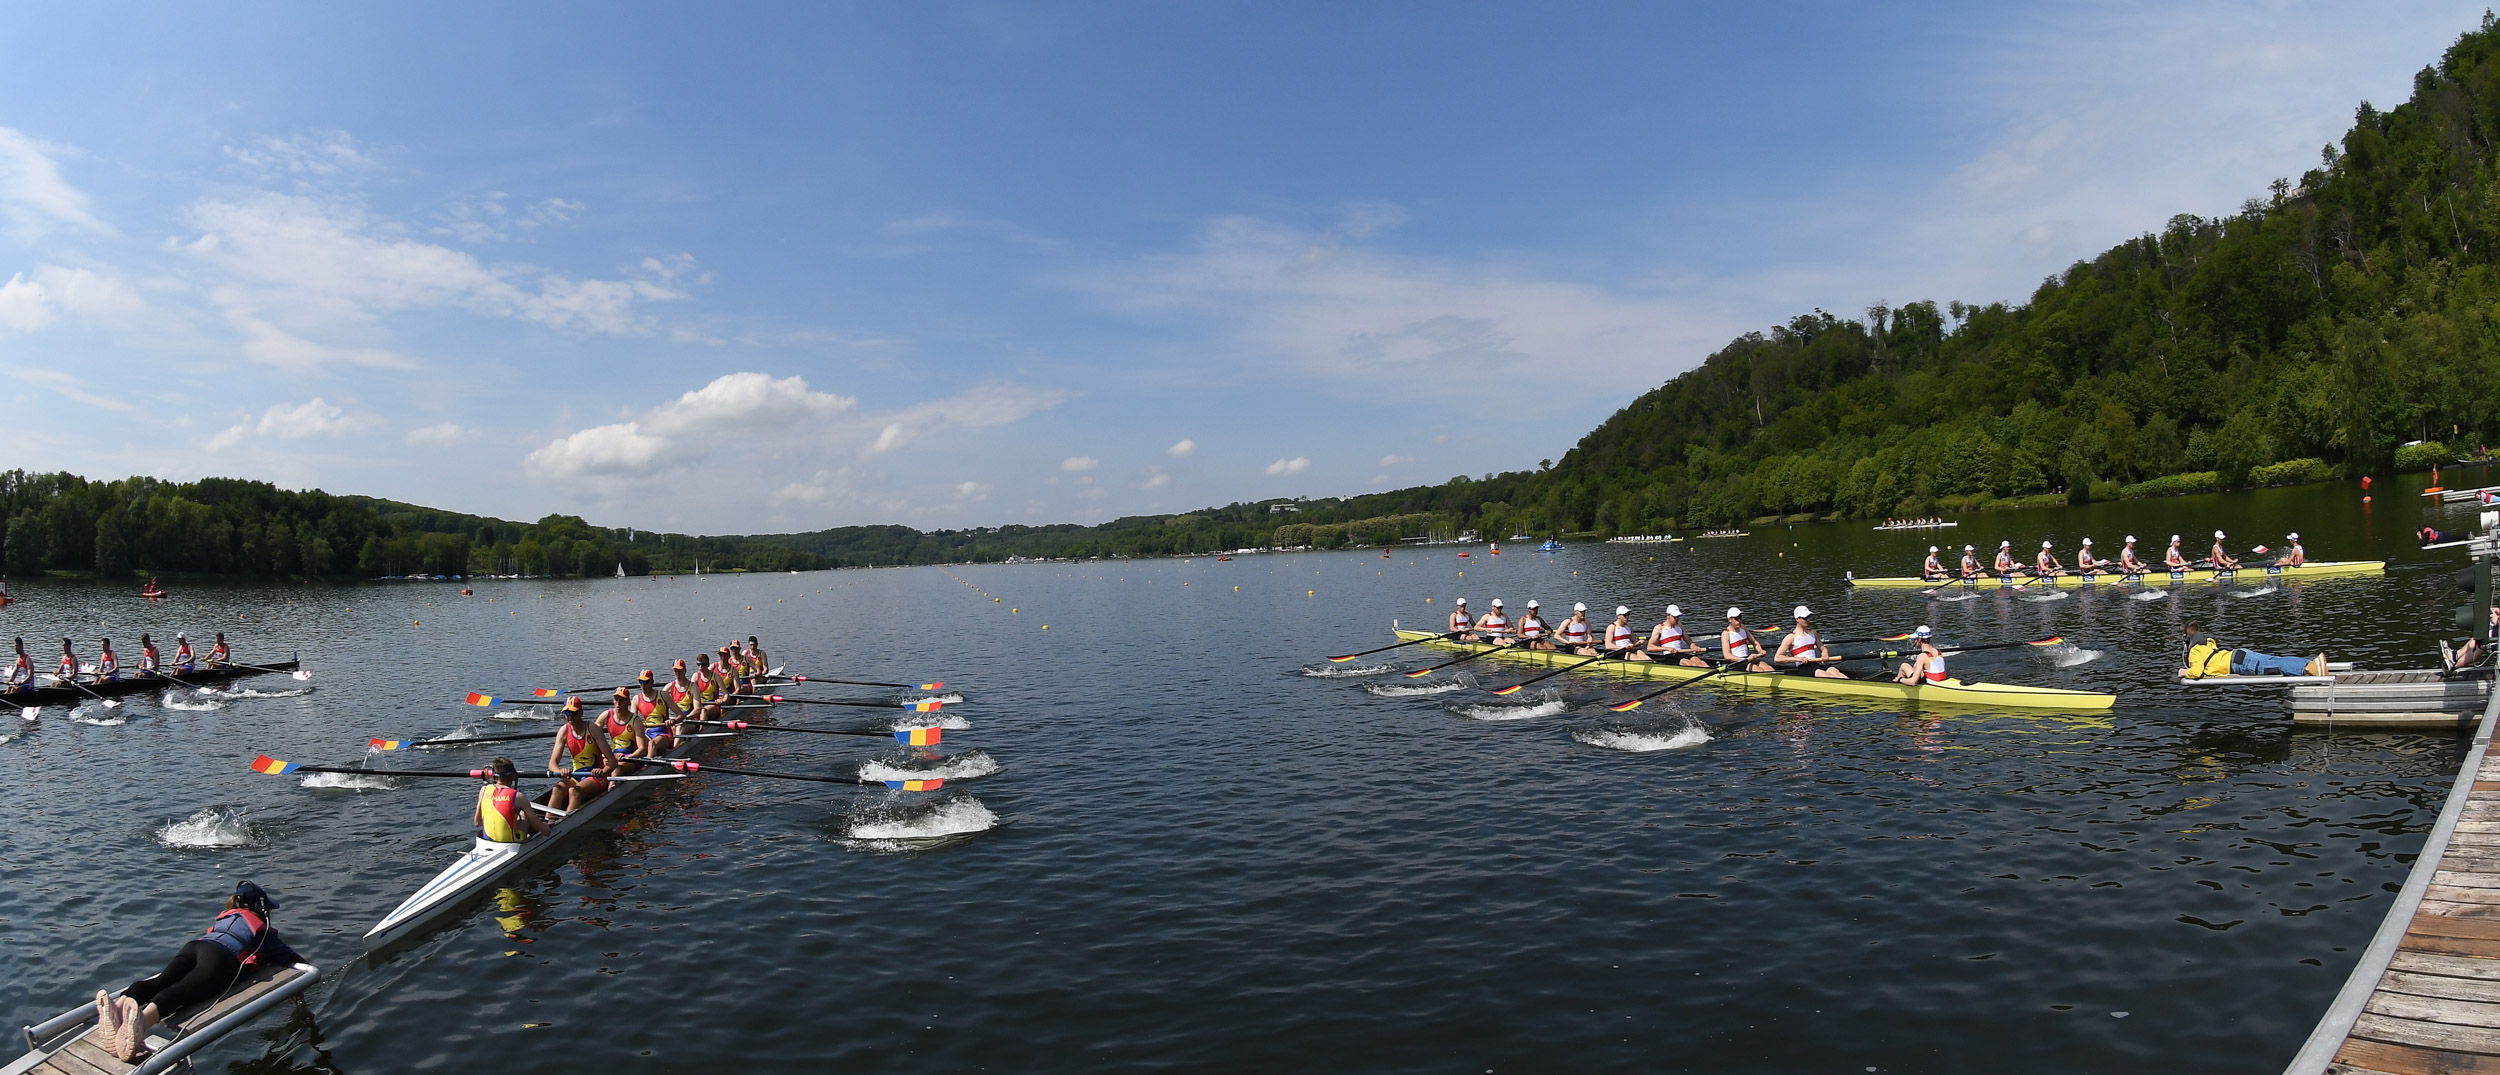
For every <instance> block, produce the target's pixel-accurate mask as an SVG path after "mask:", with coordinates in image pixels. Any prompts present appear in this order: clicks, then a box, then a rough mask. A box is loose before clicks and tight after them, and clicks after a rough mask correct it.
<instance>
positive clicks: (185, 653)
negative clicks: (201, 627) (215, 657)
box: [174, 631, 200, 675]
mask: <svg viewBox="0 0 2500 1075" xmlns="http://www.w3.org/2000/svg"><path fill="white" fill-rule="evenodd" d="M199 661H200V659H199V658H198V657H197V656H194V655H193V654H192V652H191V636H189V635H186V634H183V633H182V632H180V631H176V632H174V667H176V668H179V669H181V670H182V672H183V674H184V675H189V674H190V673H191V670H192V668H193V667H194V666H196V665H197V664H199Z"/></svg>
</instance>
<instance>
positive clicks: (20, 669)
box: [9, 655, 35, 683]
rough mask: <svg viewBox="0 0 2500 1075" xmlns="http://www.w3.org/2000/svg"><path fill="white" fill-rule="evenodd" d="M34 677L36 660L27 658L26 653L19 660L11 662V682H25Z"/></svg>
mask: <svg viewBox="0 0 2500 1075" xmlns="http://www.w3.org/2000/svg"><path fill="white" fill-rule="evenodd" d="M34 678H35V662H33V661H29V660H27V659H26V658H25V656H24V655H20V656H19V657H18V658H17V660H15V661H11V662H9V682H11V683H24V682H27V681H29V680H32V679H34Z"/></svg>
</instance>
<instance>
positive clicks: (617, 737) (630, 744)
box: [599, 709, 634, 754]
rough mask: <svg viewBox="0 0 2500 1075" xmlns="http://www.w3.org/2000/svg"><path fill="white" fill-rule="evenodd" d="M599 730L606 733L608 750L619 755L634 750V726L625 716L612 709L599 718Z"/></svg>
mask: <svg viewBox="0 0 2500 1075" xmlns="http://www.w3.org/2000/svg"><path fill="white" fill-rule="evenodd" d="M599 730H600V731H603V732H606V733H608V749H609V750H613V751H615V752H617V753H619V754H623V753H625V752H626V751H629V750H632V749H634V726H633V724H632V723H631V722H629V721H627V720H626V719H625V714H623V713H619V712H617V711H616V710H614V709H610V710H608V711H607V712H606V713H604V714H601V715H600V717H599Z"/></svg>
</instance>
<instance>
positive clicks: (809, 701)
mask: <svg viewBox="0 0 2500 1075" xmlns="http://www.w3.org/2000/svg"><path fill="white" fill-rule="evenodd" d="M738 697H741V698H757V699H762V700H766V701H773V702H789V703H792V704H794V705H848V706H858V707H861V708H863V709H908V708H911V707H910V706H907V705H904V704H902V703H900V702H872V701H866V700H863V699H856V698H790V697H786V696H783V695H779V694H742V695H739V696H738Z"/></svg>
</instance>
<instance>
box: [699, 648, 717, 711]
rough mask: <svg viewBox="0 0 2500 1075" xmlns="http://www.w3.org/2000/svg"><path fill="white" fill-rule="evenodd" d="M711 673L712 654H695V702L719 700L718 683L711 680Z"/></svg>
mask: <svg viewBox="0 0 2500 1075" xmlns="http://www.w3.org/2000/svg"><path fill="white" fill-rule="evenodd" d="M712 675H713V674H712V655H711V654H709V653H698V654H695V655H694V700H695V701H696V702H698V703H700V702H717V701H720V684H718V683H716V682H714V681H713V678H712Z"/></svg>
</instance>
